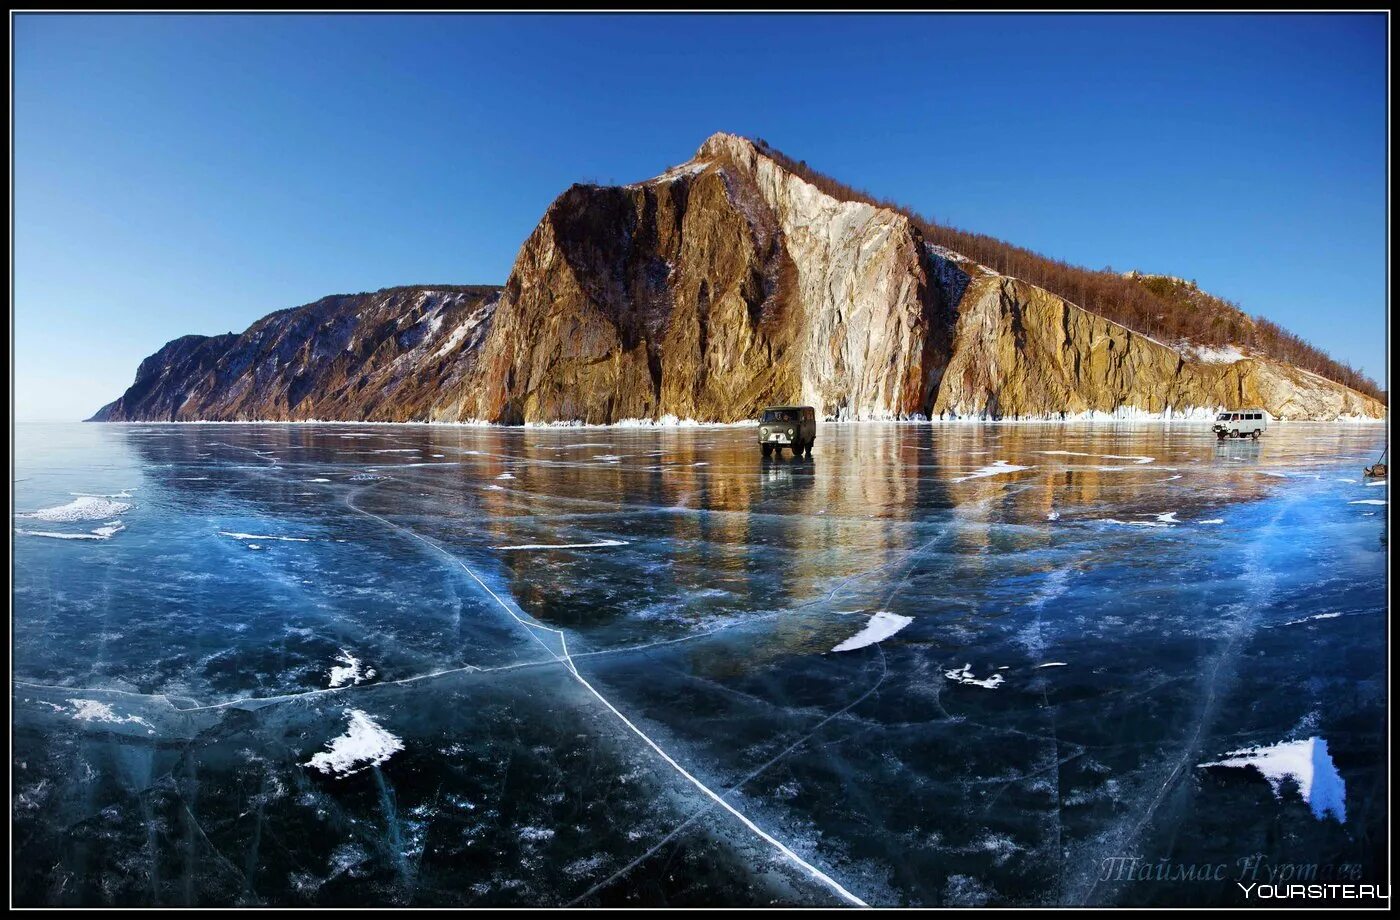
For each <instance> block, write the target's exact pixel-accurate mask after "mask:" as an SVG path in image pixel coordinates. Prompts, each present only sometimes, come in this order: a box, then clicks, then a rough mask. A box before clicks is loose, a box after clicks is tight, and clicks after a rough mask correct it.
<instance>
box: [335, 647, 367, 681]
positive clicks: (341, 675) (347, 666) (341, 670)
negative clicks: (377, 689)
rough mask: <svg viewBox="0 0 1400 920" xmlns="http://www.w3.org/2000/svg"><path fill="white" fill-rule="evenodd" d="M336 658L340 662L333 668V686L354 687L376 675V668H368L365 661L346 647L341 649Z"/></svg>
mask: <svg viewBox="0 0 1400 920" xmlns="http://www.w3.org/2000/svg"><path fill="white" fill-rule="evenodd" d="M335 660H336V661H339V662H340V664H338V665H334V666H333V667H332V668H331V673H330V686H331V687H346V686H350V687H353V686H354V685H355V684H359V683H363V682H365V681H367V680H369V679H370V678H371V677H373V676H374V668H366V667H365V666H364V662H362V661H361V660H360V659H358V658H356V657H355V656H354V655H352V654H350V653H349V652H348V651H346V650H345V649H341V650H340V654H339V655H336V656H335Z"/></svg>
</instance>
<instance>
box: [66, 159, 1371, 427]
mask: <svg viewBox="0 0 1400 920" xmlns="http://www.w3.org/2000/svg"><path fill="white" fill-rule="evenodd" d="M792 402H800V403H804V404H810V405H814V406H816V407H817V408H818V410H819V412H821V413H822V414H823V415H825V416H828V417H837V418H866V419H873V418H899V417H911V416H920V415H922V416H989V417H1018V416H1019V417H1028V416H1030V417H1059V416H1077V415H1082V414H1098V413H1103V414H1138V413H1154V414H1156V413H1162V414H1166V413H1176V414H1180V413H1184V412H1188V411H1192V410H1209V409H1213V408H1216V407H1222V406H1224V407H1234V406H1246V405H1249V406H1253V405H1262V406H1264V407H1265V408H1267V409H1268V410H1269V411H1270V412H1271V413H1273V414H1274V415H1275V416H1278V417H1281V418H1336V417H1339V416H1352V415H1368V416H1376V417H1379V416H1382V415H1383V414H1384V411H1385V408H1384V406H1383V405H1381V404H1380V403H1379V402H1377V401H1376V400H1374V399H1371V398H1369V397H1366V396H1364V395H1362V394H1360V393H1357V392H1355V391H1352V390H1349V389H1347V388H1346V387H1344V386H1342V385H1341V384H1338V383H1334V382H1332V381H1330V380H1326V379H1324V378H1321V377H1317V376H1316V375H1313V374H1309V373H1307V372H1305V371H1301V370H1298V369H1296V368H1292V367H1289V366H1287V365H1283V364H1281V363H1279V362H1277V361H1272V360H1269V359H1266V358H1263V357H1260V356H1256V355H1249V354H1245V353H1244V352H1242V351H1239V350H1229V349H1226V350H1220V349H1217V350H1213V351H1210V350H1201V349H1192V348H1189V347H1185V348H1182V347H1173V346H1171V345H1167V344H1164V343H1161V342H1156V341H1154V340H1152V339H1149V338H1146V337H1144V336H1142V335H1139V334H1137V333H1134V332H1132V331H1130V330H1128V329H1126V328H1124V327H1122V326H1119V325H1117V324H1115V323H1112V322H1110V321H1108V320H1106V319H1104V318H1102V317H1100V316H1097V315H1095V314H1093V313H1089V312H1087V311H1085V310H1082V309H1080V308H1079V307H1077V306H1074V305H1073V304H1070V303H1068V302H1067V301H1065V300H1062V299H1061V298H1059V297H1056V296H1054V295H1052V294H1050V293H1048V292H1047V291H1044V290H1042V289H1040V288H1037V287H1035V286H1033V285H1030V284H1027V283H1025V282H1023V281H1020V280H1017V279H1015V278H1011V277H1006V276H1002V275H998V274H996V273H995V272H992V271H991V270H989V269H986V268H984V267H983V266H980V265H978V264H976V263H974V262H971V261H969V260H967V259H965V258H963V257H961V256H959V255H958V254H956V253H952V252H949V251H947V250H941V249H938V248H937V247H933V246H930V245H927V244H926V242H925V241H924V239H923V238H922V236H921V235H920V232H919V230H918V229H917V228H916V227H915V226H914V225H913V224H912V223H911V222H910V220H909V219H908V218H907V217H905V216H904V215H902V214H900V213H898V212H896V211H893V210H890V209H887V208H882V207H877V206H875V205H871V204H866V203H862V202H857V201H840V200H837V199H836V198H833V197H831V196H829V195H827V194H825V193H823V192H821V191H820V190H819V189H817V188H816V187H815V186H814V185H811V184H809V183H808V182H806V181H804V180H803V179H801V178H799V177H797V176H796V175H794V174H793V173H792V172H790V171H788V170H786V169H784V168H783V167H782V166H781V165H779V163H778V162H777V161H776V160H775V159H773V158H772V157H770V156H768V155H766V154H765V153H764V152H763V151H761V150H760V149H759V148H757V147H755V145H754V144H752V143H750V142H749V141H747V140H744V139H742V138H738V137H735V136H732V135H727V134H717V135H715V136H714V137H711V138H710V139H709V140H707V141H706V142H705V144H704V145H703V146H702V147H701V148H700V150H699V151H698V152H697V154H696V156H695V157H694V158H693V159H691V160H690V161H689V162H687V163H685V164H684V165H682V166H679V167H676V168H674V169H671V170H669V171H667V172H665V173H663V174H662V175H660V176H658V177H656V178H654V179H651V180H649V181H646V182H641V183H637V184H634V185H628V186H620V187H600V186H592V185H576V186H574V187H572V188H570V189H569V190H568V191H566V192H565V193H564V194H563V195H561V196H560V197H559V198H558V199H557V200H555V202H554V203H553V204H552V205H550V207H549V209H548V211H547V212H546V213H545V215H544V217H543V219H542V220H541V221H540V223H539V225H538V226H537V227H536V228H535V230H534V232H533V233H531V235H530V237H529V238H528V239H527V240H526V241H525V243H524V245H523V246H522V247H521V250H520V253H519V255H518V257H517V259H516V262H515V265H514V268H513V269H512V271H511V274H510V277H509V278H508V280H507V282H506V285H505V287H504V288H503V289H500V290H497V289H494V288H397V289H391V290H387V291H381V292H379V293H377V294H372V295H357V296H349V297H329V298H325V299H323V300H321V301H317V302H316V303H314V304H309V305H307V306H304V307H299V308H297V309H294V310H288V311H283V312H280V313H275V314H272V315H271V316H269V317H266V318H264V319H263V320H260V321H259V322H258V323H256V324H254V325H253V327H251V328H250V329H249V330H248V331H247V332H245V333H243V334H242V335H240V336H235V335H232V334H229V335H224V336H216V337H213V338H204V337H200V336H189V337H186V338H184V339H177V340H176V341H174V342H171V343H170V344H169V345H167V346H166V347H165V348H163V349H161V351H159V352H157V353H156V354H155V355H153V356H152V357H151V358H148V359H147V360H146V361H145V362H143V363H142V365H141V369H140V370H139V371H138V373H137V380H136V383H135V384H133V386H132V387H131V389H129V390H128V391H127V392H126V394H124V395H123V396H122V398H121V399H119V400H117V401H116V402H114V403H112V404H110V405H109V406H106V407H104V408H103V409H102V410H101V411H99V413H98V414H97V416H95V417H94V418H96V419H101V420H113V421H116V420H135V419H158V420H194V419H210V420H215V419H219V420H237V419H279V420H281V419H365V420H435V421H468V420H484V421H491V422H500V423H507V424H518V423H522V422H551V421H574V420H581V421H585V422H591V423H607V422H615V421H619V420H622V419H629V418H642V419H648V418H651V419H654V418H659V417H661V416H665V415H673V416H677V417H680V418H693V419H697V420H702V421H735V420H739V419H744V418H749V417H752V416H753V414H754V413H755V411H756V410H757V409H758V408H760V407H761V406H763V405H765V404H771V403H792Z"/></svg>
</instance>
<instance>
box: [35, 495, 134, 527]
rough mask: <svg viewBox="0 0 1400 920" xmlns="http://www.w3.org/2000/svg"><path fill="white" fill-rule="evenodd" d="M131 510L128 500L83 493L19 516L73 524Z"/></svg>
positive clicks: (98, 519) (111, 516)
mask: <svg viewBox="0 0 1400 920" xmlns="http://www.w3.org/2000/svg"><path fill="white" fill-rule="evenodd" d="M130 510H131V505H129V504H127V503H126V502H117V501H112V500H111V497H109V496H102V495H81V496H79V497H77V498H75V499H73V500H72V501H71V502H69V503H68V504H66V505H55V506H54V507H52V508H41V509H40V510H38V511H29V512H26V513H22V514H20V515H18V517H23V518H33V519H34V520H36V521H48V522H49V523H52V524H71V523H74V522H75V521H100V520H102V519H103V518H114V517H116V516H117V515H119V514H121V513H122V512H124V511H130Z"/></svg>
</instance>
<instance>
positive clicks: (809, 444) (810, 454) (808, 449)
mask: <svg viewBox="0 0 1400 920" xmlns="http://www.w3.org/2000/svg"><path fill="white" fill-rule="evenodd" d="M807 459H808V460H811V459H812V442H811V441H808V442H807Z"/></svg>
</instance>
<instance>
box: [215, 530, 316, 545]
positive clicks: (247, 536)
mask: <svg viewBox="0 0 1400 920" xmlns="http://www.w3.org/2000/svg"><path fill="white" fill-rule="evenodd" d="M219 536H221V537H233V539H235V540H285V541H287V542H288V543H310V542H311V538H310V537H279V536H275V535H272V534H262V533H238V532H236V531H232V530H221V531H219Z"/></svg>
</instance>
